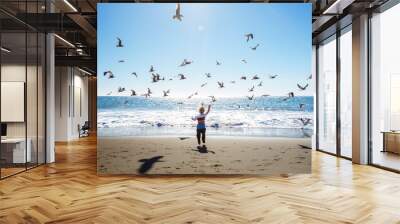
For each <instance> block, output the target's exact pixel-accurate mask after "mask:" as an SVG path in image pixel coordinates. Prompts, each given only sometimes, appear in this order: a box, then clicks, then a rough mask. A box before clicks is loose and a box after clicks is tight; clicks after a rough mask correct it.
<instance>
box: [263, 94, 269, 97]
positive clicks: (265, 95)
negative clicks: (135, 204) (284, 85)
mask: <svg viewBox="0 0 400 224" xmlns="http://www.w3.org/2000/svg"><path fill="white" fill-rule="evenodd" d="M267 96H270V95H269V94H263V95H262V97H267Z"/></svg>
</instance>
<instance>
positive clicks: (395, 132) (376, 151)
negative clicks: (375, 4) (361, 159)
mask: <svg viewBox="0 0 400 224" xmlns="http://www.w3.org/2000/svg"><path fill="white" fill-rule="evenodd" d="M399 21H400V4H398V5H396V6H394V7H392V8H390V9H388V10H386V11H384V12H383V13H380V14H376V15H374V16H373V17H372V19H371V34H372V37H371V39H372V73H371V99H370V100H371V101H370V104H371V109H372V110H371V114H370V119H371V130H370V131H371V140H372V149H371V150H372V153H371V155H370V156H371V158H370V159H371V162H372V163H373V164H375V165H378V166H382V167H386V168H390V169H394V170H400V100H399V96H400V63H399V52H400V42H399V40H400V32H398V31H399V28H398V27H399V26H398V22H399Z"/></svg>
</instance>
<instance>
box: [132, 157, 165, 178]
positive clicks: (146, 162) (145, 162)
mask: <svg viewBox="0 0 400 224" xmlns="http://www.w3.org/2000/svg"><path fill="white" fill-rule="evenodd" d="M163 157H164V156H154V157H152V158H149V159H140V160H138V162H141V163H142V165H140V167H139V169H138V172H139V173H140V174H146V173H147V172H149V170H151V168H153V166H154V164H155V163H157V162H164V161H162V160H160V159H162V158H163Z"/></svg>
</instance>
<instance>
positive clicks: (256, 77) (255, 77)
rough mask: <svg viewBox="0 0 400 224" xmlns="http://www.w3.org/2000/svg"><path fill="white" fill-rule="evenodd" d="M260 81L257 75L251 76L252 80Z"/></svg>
mask: <svg viewBox="0 0 400 224" xmlns="http://www.w3.org/2000/svg"><path fill="white" fill-rule="evenodd" d="M256 79H260V77H258V76H257V75H255V76H253V78H252V80H256Z"/></svg>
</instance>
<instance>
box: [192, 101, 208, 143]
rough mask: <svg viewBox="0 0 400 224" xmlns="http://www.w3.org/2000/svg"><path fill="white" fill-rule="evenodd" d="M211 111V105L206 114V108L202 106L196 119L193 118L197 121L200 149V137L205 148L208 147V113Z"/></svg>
mask: <svg viewBox="0 0 400 224" xmlns="http://www.w3.org/2000/svg"><path fill="white" fill-rule="evenodd" d="M210 109H211V105H208V109H207V112H206V113H204V107H203V106H201V107H200V108H199V114H198V115H197V116H195V117H193V118H192V120H194V121H195V120H197V131H196V132H197V134H196V136H197V143H198V144H199V147H200V144H201V142H200V137H201V140H202V141H203V147H205V146H206V145H205V144H206V117H207V115H208V113H209V112H210Z"/></svg>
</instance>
